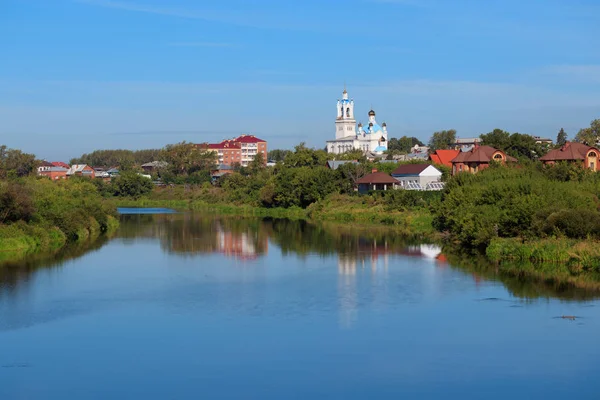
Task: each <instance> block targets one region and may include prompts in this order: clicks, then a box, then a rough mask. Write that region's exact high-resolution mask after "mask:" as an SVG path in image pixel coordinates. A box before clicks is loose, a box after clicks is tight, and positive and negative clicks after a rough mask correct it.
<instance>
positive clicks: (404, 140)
mask: <svg viewBox="0 0 600 400" xmlns="http://www.w3.org/2000/svg"><path fill="white" fill-rule="evenodd" d="M415 145H419V146H423V142H421V141H420V140H419V139H417V138H416V137H414V136H413V137H408V136H402V137H401V138H400V139H397V138H391V139H390V140H389V141H388V151H390V152H399V153H410V150H411V149H412V148H413V147H415Z"/></svg>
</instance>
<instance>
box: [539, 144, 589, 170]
mask: <svg viewBox="0 0 600 400" xmlns="http://www.w3.org/2000/svg"><path fill="white" fill-rule="evenodd" d="M599 155H600V150H599V149H598V148H597V147H592V146H588V145H585V144H583V143H576V142H567V143H565V144H564V145H563V146H562V147H561V148H560V149H554V150H550V151H549V152H548V154H546V155H545V156H543V157H540V161H541V162H543V163H544V164H545V165H553V164H556V163H557V162H561V161H562V162H568V163H577V164H580V165H581V166H582V167H584V168H589V169H591V170H592V171H598V170H599V168H598V157H599Z"/></svg>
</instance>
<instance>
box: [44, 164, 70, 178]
mask: <svg viewBox="0 0 600 400" xmlns="http://www.w3.org/2000/svg"><path fill="white" fill-rule="evenodd" d="M67 171H68V169H67V168H63V167H57V166H55V165H54V164H53V163H49V162H48V161H42V162H41V164H40V165H39V166H38V169H37V174H38V176H45V177H47V178H50V180H53V181H57V180H60V179H67Z"/></svg>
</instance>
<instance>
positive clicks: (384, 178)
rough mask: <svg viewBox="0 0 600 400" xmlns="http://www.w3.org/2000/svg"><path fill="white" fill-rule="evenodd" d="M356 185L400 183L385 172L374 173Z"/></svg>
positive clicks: (358, 181)
mask: <svg viewBox="0 0 600 400" xmlns="http://www.w3.org/2000/svg"><path fill="white" fill-rule="evenodd" d="M356 183H390V184H391V183H398V181H397V180H396V179H394V178H392V177H391V176H390V175H388V174H386V173H385V172H374V173H372V174H368V175H365V176H363V177H362V178H360V179H359V180H357V181H356Z"/></svg>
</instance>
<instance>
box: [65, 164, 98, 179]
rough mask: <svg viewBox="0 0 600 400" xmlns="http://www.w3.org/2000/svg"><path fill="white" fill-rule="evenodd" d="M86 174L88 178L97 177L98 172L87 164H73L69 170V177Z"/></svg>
mask: <svg viewBox="0 0 600 400" xmlns="http://www.w3.org/2000/svg"><path fill="white" fill-rule="evenodd" d="M72 176H85V177H86V178H95V177H96V172H95V171H94V169H93V168H92V167H90V166H89V165H86V164H73V165H71V167H70V168H69V170H68V171H67V177H72Z"/></svg>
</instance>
